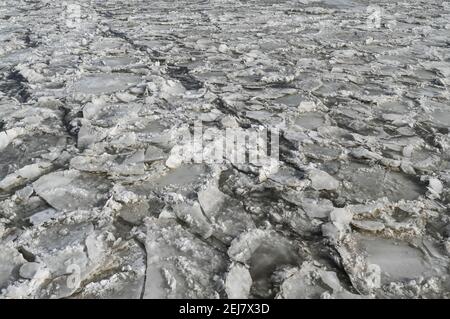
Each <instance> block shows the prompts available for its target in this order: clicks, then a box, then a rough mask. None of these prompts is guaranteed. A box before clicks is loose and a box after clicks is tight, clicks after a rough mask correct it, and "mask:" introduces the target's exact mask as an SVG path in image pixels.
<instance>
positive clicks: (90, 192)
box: [33, 170, 109, 210]
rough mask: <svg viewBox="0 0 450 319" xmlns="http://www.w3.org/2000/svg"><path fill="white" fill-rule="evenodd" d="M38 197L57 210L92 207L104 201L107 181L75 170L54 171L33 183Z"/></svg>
mask: <svg viewBox="0 0 450 319" xmlns="http://www.w3.org/2000/svg"><path fill="white" fill-rule="evenodd" d="M33 188H34V190H35V192H36V194H38V195H39V196H40V197H42V198H43V199H44V200H45V201H46V202H47V203H49V204H50V205H51V206H53V207H54V208H56V209H58V210H71V209H80V208H81V209H82V208H92V207H93V206H97V205H99V204H101V203H102V202H103V201H106V196H105V195H106V193H107V190H108V188H109V183H108V182H104V181H103V179H102V178H100V177H98V176H95V175H93V174H87V173H80V172H79V171H77V170H68V171H61V172H55V173H51V174H48V175H44V176H42V177H41V178H40V179H38V180H37V181H36V182H34V183H33Z"/></svg>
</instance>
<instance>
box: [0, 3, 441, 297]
mask: <svg viewBox="0 0 450 319" xmlns="http://www.w3.org/2000/svg"><path fill="white" fill-rule="evenodd" d="M73 4H75V5H79V6H80V7H79V8H80V12H81V15H80V16H79V17H77V16H71V17H68V16H67V14H68V11H67V8H66V6H65V4H63V3H50V2H48V1H35V2H31V1H27V2H24V1H13V0H4V1H2V3H1V4H0V19H1V21H2V23H1V26H0V40H1V41H2V44H3V45H2V47H1V48H0V71H1V72H0V270H1V271H0V289H1V293H0V296H1V297H2V298H65V297H71V298H227V297H230V298H257V297H264V298H394V297H395V298H422V297H423V298H448V297H450V295H449V294H450V291H449V289H448V287H450V278H449V276H448V272H447V270H446V269H447V268H448V264H449V257H450V218H449V209H450V206H449V199H450V192H449V184H450V166H449V164H448V161H449V154H450V151H449V145H450V135H449V125H450V111H449V107H448V106H449V94H448V87H449V83H450V82H449V81H450V79H449V76H450V72H449V70H450V54H449V51H448V49H447V47H448V38H449V37H448V34H449V30H450V25H449V22H448V21H449V20H450V6H449V4H448V3H446V2H443V1H432V2H430V1H419V0H414V1H410V2H408V3H406V2H405V3H395V2H394V3H392V2H391V1H384V0H376V1H367V0H301V1H275V0H273V1H272V0H264V1H237V0H236V1H234V0H230V1H218V0H215V1H206V2H205V1H187V0H186V1H176V2H174V1H152V5H151V6H148V2H147V1H140V0H134V1H125V0H123V1H122V0H119V1H113V0H108V1H96V0H75V1H73ZM369 6H372V9H369V10H368V7H369ZM376 6H378V8H380V9H382V11H381V16H380V17H381V21H380V22H381V23H380V27H379V28H377V27H375V28H367V18H368V15H369V13H370V12H372V11H370V10H373V8H375V9H377V7H376ZM55 17H57V18H55ZM168 17H169V18H168ZM77 19H79V20H77ZM196 120H202V121H203V123H205V126H206V125H207V126H208V128H209V129H213V130H215V131H214V132H220V130H221V129H224V128H233V129H237V128H252V127H266V128H274V127H276V128H278V129H279V130H280V131H281V135H282V136H281V139H280V143H281V145H280V151H281V152H280V160H281V167H280V168H279V170H278V171H276V172H272V171H270V170H268V171H267V172H265V173H264V175H258V169H259V168H258V167H254V166H252V165H249V164H243V165H237V166H236V165H231V164H230V163H228V162H225V163H224V164H222V165H216V164H214V165H213V164H207V163H202V164H193V163H178V162H177V161H176V159H175V160H174V158H173V157H171V155H172V154H173V152H172V150H173V149H174V147H175V146H176V145H177V142H178V137H179V136H180V135H186V134H190V130H189V128H187V127H186V124H192V123H193V122H194V121H196Z"/></svg>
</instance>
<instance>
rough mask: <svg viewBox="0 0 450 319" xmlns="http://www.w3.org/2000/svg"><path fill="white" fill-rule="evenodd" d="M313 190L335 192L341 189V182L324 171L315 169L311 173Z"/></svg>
mask: <svg viewBox="0 0 450 319" xmlns="http://www.w3.org/2000/svg"><path fill="white" fill-rule="evenodd" d="M309 179H310V180H311V186H312V188H314V189H316V190H335V189H337V188H338V187H339V181H338V180H336V179H335V178H334V177H332V176H331V175H330V174H328V173H327V172H324V171H320V170H317V169H314V170H312V171H310V172H309Z"/></svg>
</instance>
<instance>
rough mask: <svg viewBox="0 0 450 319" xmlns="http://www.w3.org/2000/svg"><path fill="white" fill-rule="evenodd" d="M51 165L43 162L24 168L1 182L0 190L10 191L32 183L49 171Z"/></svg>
mask: <svg viewBox="0 0 450 319" xmlns="http://www.w3.org/2000/svg"><path fill="white" fill-rule="evenodd" d="M51 167H52V164H51V163H48V162H41V163H37V164H31V165H27V166H24V167H22V168H21V169H19V170H18V171H16V172H14V173H12V174H10V175H8V176H6V177H5V178H4V179H3V180H1V181H0V190H5V191H6V190H10V189H12V188H14V187H18V186H20V185H22V184H24V183H26V182H29V181H32V180H34V179H36V178H38V177H39V176H41V175H42V174H44V173H46V172H47V171H49V169H50V168H51Z"/></svg>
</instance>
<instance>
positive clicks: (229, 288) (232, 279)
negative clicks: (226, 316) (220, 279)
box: [225, 264, 252, 299]
mask: <svg viewBox="0 0 450 319" xmlns="http://www.w3.org/2000/svg"><path fill="white" fill-rule="evenodd" d="M251 286H252V277H251V276H250V272H249V271H248V269H247V268H246V267H245V266H243V265H240V264H233V265H232V266H231V268H230V270H229V271H228V274H227V277H226V281H225V291H226V293H227V296H228V298H229V299H247V298H248V296H249V293H250V288H251Z"/></svg>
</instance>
